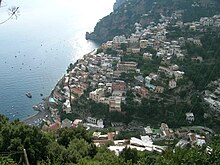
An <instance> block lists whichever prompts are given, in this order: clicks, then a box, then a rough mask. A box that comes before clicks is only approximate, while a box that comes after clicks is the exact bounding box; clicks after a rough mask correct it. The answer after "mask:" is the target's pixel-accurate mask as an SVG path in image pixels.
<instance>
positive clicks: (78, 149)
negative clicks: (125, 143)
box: [0, 115, 220, 165]
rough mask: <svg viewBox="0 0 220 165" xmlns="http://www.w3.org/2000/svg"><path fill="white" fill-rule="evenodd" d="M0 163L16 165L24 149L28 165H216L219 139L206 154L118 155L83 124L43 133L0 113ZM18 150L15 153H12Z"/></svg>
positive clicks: (198, 151) (201, 150) (202, 151)
mask: <svg viewBox="0 0 220 165" xmlns="http://www.w3.org/2000/svg"><path fill="white" fill-rule="evenodd" d="M0 118H1V120H0V164H4V165H18V164H20V163H22V162H24V155H23V153H22V152H20V151H22V150H23V149H24V148H25V149H26V151H27V156H28V159H29V162H30V164H31V165H60V164H63V165H74V164H78V165H93V164H94V165H99V164H100V165H103V164H104V165H108V164H115V165H132V164H134V165H136V164H138V165H140V164H169V165H170V164H219V163H220V159H219V158H220V145H219V139H218V138H217V139H216V140H214V141H213V143H212V144H210V146H211V147H212V148H213V151H212V152H211V154H208V153H207V152H206V151H205V149H204V148H191V149H175V152H174V151H173V150H172V149H168V150H167V151H165V152H164V153H162V154H157V153H148V152H138V151H137V150H135V149H129V148H125V149H124V150H123V151H122V152H121V153H120V155H119V156H116V155H115V154H114V153H113V152H111V151H109V150H108V149H107V146H106V145H104V146H102V147H99V148H97V147H96V146H95V145H94V144H93V143H92V137H91V135H90V133H89V132H88V131H86V130H85V129H84V128H82V127H78V128H74V129H73V128H62V129H60V130H58V131H57V132H42V131H41V130H40V129H39V128H37V127H32V126H27V125H25V124H23V123H22V122H20V121H14V122H9V121H8V119H7V118H6V117H4V116H2V115H1V116H0ZM13 153H17V154H13Z"/></svg>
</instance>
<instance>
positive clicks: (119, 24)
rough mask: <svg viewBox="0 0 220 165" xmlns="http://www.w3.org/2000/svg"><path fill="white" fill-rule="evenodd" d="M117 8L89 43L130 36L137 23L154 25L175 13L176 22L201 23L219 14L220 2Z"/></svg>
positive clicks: (133, 2) (151, 0)
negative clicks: (201, 20)
mask: <svg viewBox="0 0 220 165" xmlns="http://www.w3.org/2000/svg"><path fill="white" fill-rule="evenodd" d="M119 2H120V4H121V1H119ZM119 2H118V3H119ZM122 2H123V1H122ZM114 8H115V10H114V11H113V12H112V13H110V14H109V15H108V16H106V17H104V18H102V19H101V20H100V21H99V22H98V23H97V24H96V26H95V28H94V32H92V33H88V32H87V33H86V38H87V39H91V40H95V41H98V42H104V41H107V40H110V39H112V38H113V37H114V36H116V35H122V34H124V35H129V34H130V33H131V32H132V30H133V25H134V23H136V22H139V23H141V24H142V25H143V26H146V25H148V24H150V23H151V22H159V20H160V18H161V17H163V16H170V15H171V13H173V12H174V11H176V13H177V18H176V19H179V20H181V21H183V22H188V21H193V20H198V19H199V18H200V17H204V16H212V15H214V14H216V13H217V12H218V11H219V10H220V1H218V0H167V1H163V0H127V1H126V2H124V3H123V4H122V5H119V6H118V5H116V7H114Z"/></svg>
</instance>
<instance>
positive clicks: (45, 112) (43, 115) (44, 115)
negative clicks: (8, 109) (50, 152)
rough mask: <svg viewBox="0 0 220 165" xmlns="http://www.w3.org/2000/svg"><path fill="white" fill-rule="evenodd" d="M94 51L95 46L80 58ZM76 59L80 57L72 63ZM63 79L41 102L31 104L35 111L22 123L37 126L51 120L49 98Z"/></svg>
mask: <svg viewBox="0 0 220 165" xmlns="http://www.w3.org/2000/svg"><path fill="white" fill-rule="evenodd" d="M96 51H97V48H96V49H93V50H92V51H91V52H89V53H86V54H85V55H83V56H82V58H85V57H86V56H88V55H92V54H94V53H95V52H96ZM78 60H80V59H77V60H76V61H75V63H74V64H73V65H76V64H77V63H78ZM63 79H64V76H62V77H61V78H60V79H59V80H58V82H57V83H56V85H55V86H54V88H53V89H52V90H51V92H50V94H49V96H48V97H46V98H44V99H43V101H42V102H40V103H38V104H36V105H34V106H33V110H34V111H37V113H36V114H34V115H32V116H29V117H27V118H26V119H23V120H21V121H22V122H23V123H25V124H27V125H33V126H39V125H40V124H41V123H42V122H43V121H46V120H48V119H50V121H52V116H51V115H52V113H51V112H50V110H49V107H50V106H49V98H50V97H52V95H53V92H54V91H55V89H56V88H57V87H58V86H59V85H60V84H61V82H62V80H63ZM34 107H35V108H34Z"/></svg>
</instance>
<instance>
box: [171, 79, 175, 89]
mask: <svg viewBox="0 0 220 165" xmlns="http://www.w3.org/2000/svg"><path fill="white" fill-rule="evenodd" d="M173 88H176V81H175V80H170V81H169V89H173Z"/></svg>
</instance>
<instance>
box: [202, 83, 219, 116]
mask: <svg viewBox="0 0 220 165" xmlns="http://www.w3.org/2000/svg"><path fill="white" fill-rule="evenodd" d="M208 88H209V89H210V90H208V89H207V90H205V91H204V92H203V96H204V100H205V102H206V103H207V104H208V105H209V107H210V108H211V109H212V110H213V111H214V112H217V113H220V79H218V80H215V81H212V82H210V83H209V84H208Z"/></svg>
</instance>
